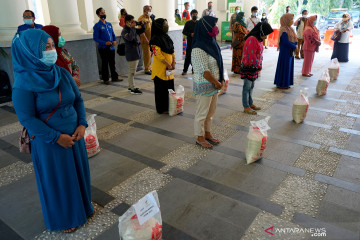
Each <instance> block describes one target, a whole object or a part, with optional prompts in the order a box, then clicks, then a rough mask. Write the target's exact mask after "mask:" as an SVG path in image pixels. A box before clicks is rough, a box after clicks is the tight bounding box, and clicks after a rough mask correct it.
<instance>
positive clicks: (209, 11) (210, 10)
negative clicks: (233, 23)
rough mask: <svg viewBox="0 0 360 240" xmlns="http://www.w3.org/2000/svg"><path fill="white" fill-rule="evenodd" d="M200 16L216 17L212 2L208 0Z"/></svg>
mask: <svg viewBox="0 0 360 240" xmlns="http://www.w3.org/2000/svg"><path fill="white" fill-rule="evenodd" d="M202 16H211V17H216V14H215V12H214V10H213V2H208V8H207V9H205V10H204V11H203V13H202Z"/></svg>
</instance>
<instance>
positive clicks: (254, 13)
mask: <svg viewBox="0 0 360 240" xmlns="http://www.w3.org/2000/svg"><path fill="white" fill-rule="evenodd" d="M257 12H258V8H257V7H256V6H254V7H252V8H251V16H250V17H249V18H247V19H246V22H245V23H246V26H247V30H248V32H250V31H251V30H253V28H254V27H255V26H256V25H257V24H258V23H259V22H260V19H259V18H258V17H257Z"/></svg>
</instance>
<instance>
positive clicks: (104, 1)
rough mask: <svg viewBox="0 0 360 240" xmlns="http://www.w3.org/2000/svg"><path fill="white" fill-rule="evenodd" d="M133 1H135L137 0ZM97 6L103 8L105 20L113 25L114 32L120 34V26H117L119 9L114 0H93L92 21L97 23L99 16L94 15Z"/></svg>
mask: <svg viewBox="0 0 360 240" xmlns="http://www.w3.org/2000/svg"><path fill="white" fill-rule="evenodd" d="M134 2H135V3H136V2H137V1H134ZM99 7H102V8H103V9H105V11H106V21H107V22H110V23H111V24H112V25H113V28H114V32H115V34H116V35H120V33H121V29H122V28H121V27H120V26H119V22H120V20H119V14H120V11H119V10H118V7H117V2H116V0H93V8H94V23H97V22H98V21H99V18H98V16H97V15H96V9H98V8H99Z"/></svg>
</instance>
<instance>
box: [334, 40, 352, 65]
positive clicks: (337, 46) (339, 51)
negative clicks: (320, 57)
mask: <svg viewBox="0 0 360 240" xmlns="http://www.w3.org/2000/svg"><path fill="white" fill-rule="evenodd" d="M334 58H337V59H338V60H339V62H348V61H349V43H339V42H335V43H334V50H333V53H332V56H331V59H334Z"/></svg>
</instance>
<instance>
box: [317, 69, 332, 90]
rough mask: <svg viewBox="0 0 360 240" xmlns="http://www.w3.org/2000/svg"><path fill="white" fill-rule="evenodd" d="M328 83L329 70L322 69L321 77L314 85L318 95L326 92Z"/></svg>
mask: <svg viewBox="0 0 360 240" xmlns="http://www.w3.org/2000/svg"><path fill="white" fill-rule="evenodd" d="M329 83H330V76H329V72H328V71H324V72H323V73H322V74H321V77H320V79H319V81H318V83H317V85H316V93H317V94H318V95H319V96H322V95H325V94H326V92H327V88H328V86H329Z"/></svg>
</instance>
